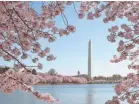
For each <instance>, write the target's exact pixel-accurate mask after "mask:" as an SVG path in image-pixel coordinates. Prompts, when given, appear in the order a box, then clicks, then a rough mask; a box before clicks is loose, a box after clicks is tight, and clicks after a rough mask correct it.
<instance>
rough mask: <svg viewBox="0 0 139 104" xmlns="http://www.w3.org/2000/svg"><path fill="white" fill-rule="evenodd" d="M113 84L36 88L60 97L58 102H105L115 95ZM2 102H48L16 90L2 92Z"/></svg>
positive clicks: (8, 103)
mask: <svg viewBox="0 0 139 104" xmlns="http://www.w3.org/2000/svg"><path fill="white" fill-rule="evenodd" d="M112 86H113V84H85V85H37V86H35V89H36V90H39V91H40V92H43V93H50V94H51V95H52V96H54V97H55V98H57V99H59V100H60V102H59V103H57V104H105V102H106V101H107V100H109V99H112V96H114V95H115V92H114V90H113V87H112ZM0 104H47V103H46V102H43V101H40V100H37V99H36V98H35V97H34V96H33V95H32V94H31V93H26V92H20V91H15V92H14V93H12V94H2V93H0ZM124 104H125V103H124Z"/></svg>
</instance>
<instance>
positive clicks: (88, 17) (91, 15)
mask: <svg viewBox="0 0 139 104" xmlns="http://www.w3.org/2000/svg"><path fill="white" fill-rule="evenodd" d="M87 19H89V20H93V19H94V17H93V14H92V12H89V13H88V15H87Z"/></svg>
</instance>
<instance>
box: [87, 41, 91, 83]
mask: <svg viewBox="0 0 139 104" xmlns="http://www.w3.org/2000/svg"><path fill="white" fill-rule="evenodd" d="M91 70H92V48H91V40H90V41H89V44H88V77H89V80H91Z"/></svg>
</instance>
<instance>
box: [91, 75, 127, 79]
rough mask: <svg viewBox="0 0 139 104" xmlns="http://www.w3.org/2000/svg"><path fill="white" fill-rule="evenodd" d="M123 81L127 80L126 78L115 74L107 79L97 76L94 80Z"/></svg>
mask: <svg viewBox="0 0 139 104" xmlns="http://www.w3.org/2000/svg"><path fill="white" fill-rule="evenodd" d="M121 79H126V77H123V76H121V75H119V74H114V75H112V76H110V77H105V76H95V77H94V78H93V80H121Z"/></svg>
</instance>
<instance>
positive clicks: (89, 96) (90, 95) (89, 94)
mask: <svg viewBox="0 0 139 104" xmlns="http://www.w3.org/2000/svg"><path fill="white" fill-rule="evenodd" d="M92 92H93V91H92V88H88V89H87V94H86V95H87V100H86V102H87V103H86V104H94V103H93V98H94V97H93V94H94V93H92Z"/></svg>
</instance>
